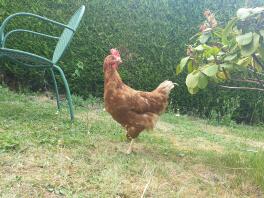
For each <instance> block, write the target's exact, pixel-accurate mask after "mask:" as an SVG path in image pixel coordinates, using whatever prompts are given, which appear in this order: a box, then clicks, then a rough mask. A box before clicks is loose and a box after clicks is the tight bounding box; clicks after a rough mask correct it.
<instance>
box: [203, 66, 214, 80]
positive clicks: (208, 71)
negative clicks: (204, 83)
mask: <svg viewBox="0 0 264 198" xmlns="http://www.w3.org/2000/svg"><path fill="white" fill-rule="evenodd" d="M201 72H202V73H204V74H205V75H206V76H209V77H212V76H215V74H216V73H217V72H218V65H206V66H205V67H203V68H202V69H201Z"/></svg>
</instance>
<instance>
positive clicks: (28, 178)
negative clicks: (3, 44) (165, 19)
mask: <svg viewBox="0 0 264 198" xmlns="http://www.w3.org/2000/svg"><path fill="white" fill-rule="evenodd" d="M0 91H1V89H0ZM2 91H3V90H2ZM4 94H6V95H7V96H6V97H7V98H4V99H6V100H7V101H8V100H10V97H11V98H12V97H13V98H12V99H14V98H16V97H22V96H18V95H15V96H13V94H11V93H10V92H6V93H4ZM4 94H3V95H4ZM39 98H41V97H39ZM14 100H16V99H14ZM16 102H17V105H16V106H15V107H12V106H11V107H10V106H8V107H7V106H6V105H2V106H1V103H0V107H1V109H2V113H1V114H0V133H1V134H2V136H1V138H0V158H1V161H0V197H8V198H9V197H116V198H117V197H120V198H121V197H122V198H124V197H141V196H142V194H143V192H144V189H145V188H146V190H145V193H144V197H166V198H167V197H168V198H170V197H173V198H174V197H186V198H188V197H199V198H200V197H221V198H222V197H261V196H262V191H261V190H260V187H259V185H258V183H257V181H255V180H254V178H253V177H252V178H250V177H248V175H247V174H244V172H243V171H244V170H247V168H250V167H246V165H247V164H245V165H244V164H241V167H240V164H239V167H238V166H234V167H230V166H227V164H218V163H217V162H218V160H219V161H222V159H225V158H224V157H225V155H226V154H228V153H230V151H232V152H234V153H242V150H241V149H244V150H246V149H250V148H252V147H253V148H255V149H262V146H259V145H262V144H264V141H261V140H259V141H257V140H252V139H247V138H245V137H242V136H239V135H234V134H232V133H231V132H230V130H231V129H229V128H226V127H225V128H222V127H214V126H210V125H205V124H201V122H200V121H199V120H193V119H191V118H188V117H174V116H173V115H171V114H165V115H164V116H163V117H162V118H161V120H160V121H159V122H158V125H157V128H156V129H155V130H154V131H153V132H150V133H148V132H144V133H142V134H141V135H140V138H139V139H138V140H137V141H136V143H135V152H134V153H132V154H131V155H126V154H125V151H126V149H127V147H128V142H127V141H126V139H125V137H124V136H125V135H124V133H123V130H122V129H121V128H120V126H119V125H118V124H116V123H115V122H113V121H112V119H111V117H110V116H109V115H108V114H106V113H105V112H103V110H102V109H101V108H94V109H92V108H90V109H89V108H88V109H89V110H87V108H83V107H78V109H77V112H76V121H75V124H74V125H71V124H70V123H69V122H68V115H67V112H66V111H65V110H63V111H62V113H61V114H60V115H56V114H55V113H54V112H55V111H56V108H55V104H54V103H53V102H50V101H45V100H44V99H43V98H41V99H40V100H39V101H38V100H27V96H23V97H22V100H19V101H18V100H17V101H16ZM5 104H6V103H5ZM7 113H8V114H7ZM17 114H19V115H20V116H13V115H17ZM21 115H23V116H21ZM252 141H253V142H252ZM258 151H259V152H262V151H261V150H258ZM246 158H247V156H245V159H246ZM243 159H244V158H243ZM214 161H216V163H214ZM239 168H241V169H239ZM249 170H250V169H249ZM241 171H242V172H241ZM146 186H147V187H146Z"/></svg>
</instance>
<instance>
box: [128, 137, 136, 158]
mask: <svg viewBox="0 0 264 198" xmlns="http://www.w3.org/2000/svg"><path fill="white" fill-rule="evenodd" d="M134 141H135V139H132V140H131V142H130V145H129V148H128V150H127V154H128V155H129V154H131V153H132V151H133V148H132V146H133V143H134Z"/></svg>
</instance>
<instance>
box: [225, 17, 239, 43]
mask: <svg viewBox="0 0 264 198" xmlns="http://www.w3.org/2000/svg"><path fill="white" fill-rule="evenodd" d="M236 22H237V18H233V19H232V20H231V21H229V22H228V24H227V26H226V27H225V29H224V30H223V35H222V42H223V44H224V45H228V38H227V37H228V35H229V33H230V32H231V30H232V29H233V26H234V25H235V24H236Z"/></svg>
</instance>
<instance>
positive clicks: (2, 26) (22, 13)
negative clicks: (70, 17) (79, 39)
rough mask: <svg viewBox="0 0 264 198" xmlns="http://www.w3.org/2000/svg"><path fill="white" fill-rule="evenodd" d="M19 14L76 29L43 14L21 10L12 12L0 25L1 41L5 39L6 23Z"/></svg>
mask: <svg viewBox="0 0 264 198" xmlns="http://www.w3.org/2000/svg"><path fill="white" fill-rule="evenodd" d="M18 16H29V17H34V18H37V19H40V20H42V21H46V22H49V23H52V24H54V25H57V26H59V27H61V28H67V29H69V30H71V31H73V32H74V31H75V30H74V29H72V28H71V27H69V26H68V25H65V24H63V23H59V22H57V21H54V20H51V19H48V18H47V17H43V16H40V15H37V14H32V13H27V12H19V13H15V14H12V15H10V16H8V17H7V18H6V19H5V20H4V21H3V23H2V24H1V27H0V36H1V41H3V39H4V34H3V33H4V29H5V27H6V25H7V24H8V22H9V21H10V20H11V19H13V18H14V17H18Z"/></svg>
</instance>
